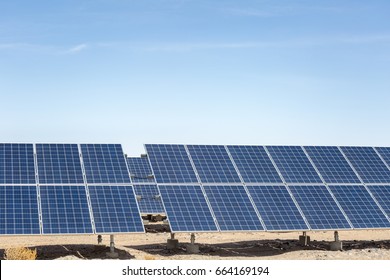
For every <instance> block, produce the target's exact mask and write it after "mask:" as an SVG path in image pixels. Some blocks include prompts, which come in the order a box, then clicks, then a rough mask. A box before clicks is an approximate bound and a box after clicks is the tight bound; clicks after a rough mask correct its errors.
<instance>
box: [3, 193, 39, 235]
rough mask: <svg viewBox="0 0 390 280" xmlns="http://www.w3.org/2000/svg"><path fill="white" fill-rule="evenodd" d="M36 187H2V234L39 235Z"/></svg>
mask: <svg viewBox="0 0 390 280" xmlns="http://www.w3.org/2000/svg"><path fill="white" fill-rule="evenodd" d="M39 233H40V231H39V214H38V199H37V187H36V186H0V234H39Z"/></svg>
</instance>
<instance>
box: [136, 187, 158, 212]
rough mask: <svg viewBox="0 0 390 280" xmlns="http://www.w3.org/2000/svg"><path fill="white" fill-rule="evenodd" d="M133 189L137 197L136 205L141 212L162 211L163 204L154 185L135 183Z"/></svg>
mask: <svg viewBox="0 0 390 280" xmlns="http://www.w3.org/2000/svg"><path fill="white" fill-rule="evenodd" d="M134 191H135V194H136V195H137V196H140V197H141V199H138V206H139V209H140V211H141V213H146V214H160V213H164V212H165V211H164V206H163V205H162V202H161V197H160V194H159V192H158V189H157V186H156V185H135V186H134Z"/></svg>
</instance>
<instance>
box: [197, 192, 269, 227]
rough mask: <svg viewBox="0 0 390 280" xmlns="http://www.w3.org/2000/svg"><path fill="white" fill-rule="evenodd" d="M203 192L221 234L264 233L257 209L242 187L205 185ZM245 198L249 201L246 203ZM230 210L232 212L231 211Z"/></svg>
mask: <svg viewBox="0 0 390 280" xmlns="http://www.w3.org/2000/svg"><path fill="white" fill-rule="evenodd" d="M241 188H242V190H244V192H242V190H241ZM204 190H205V195H206V197H207V198H208V200H209V201H210V205H211V208H212V210H213V212H214V214H215V218H216V223H217V224H218V225H219V229H220V231H221V232H237V231H239V232H253V231H265V228H264V227H263V223H262V222H261V221H260V218H259V216H258V214H257V213H256V211H257V208H256V207H255V206H254V205H253V200H252V202H251V201H250V200H249V196H248V193H247V190H245V188H244V186H243V185H238V184H236V185H234V186H226V185H225V186H211V185H205V186H204ZM246 198H247V199H248V200H249V201H246ZM248 202H249V203H248ZM232 209H234V210H233V211H231V210H232ZM252 211H253V212H252ZM251 214H252V215H251Z"/></svg>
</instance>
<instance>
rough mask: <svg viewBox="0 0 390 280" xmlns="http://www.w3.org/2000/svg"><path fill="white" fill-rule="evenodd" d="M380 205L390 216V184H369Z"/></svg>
mask: <svg viewBox="0 0 390 280" xmlns="http://www.w3.org/2000/svg"><path fill="white" fill-rule="evenodd" d="M368 189H369V190H370V192H371V193H372V194H373V195H374V197H375V199H376V200H377V201H378V203H379V205H380V206H381V207H382V209H383V210H384V211H385V213H386V214H387V216H389V217H390V186H368Z"/></svg>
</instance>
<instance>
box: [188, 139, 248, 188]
mask: <svg viewBox="0 0 390 280" xmlns="http://www.w3.org/2000/svg"><path fill="white" fill-rule="evenodd" d="M186 147H187V149H188V151H189V153H190V156H191V158H192V161H193V163H194V165H195V168H196V170H197V172H198V174H199V177H200V180H201V182H202V183H203V184H209V183H241V180H240V178H239V177H238V175H237V172H236V170H235V169H234V166H233V164H232V161H231V159H230V158H229V156H228V154H227V151H226V149H225V147H224V146H223V145H187V146H186Z"/></svg>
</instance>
